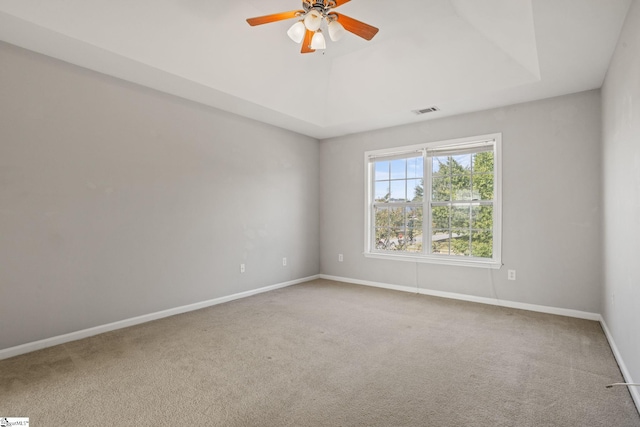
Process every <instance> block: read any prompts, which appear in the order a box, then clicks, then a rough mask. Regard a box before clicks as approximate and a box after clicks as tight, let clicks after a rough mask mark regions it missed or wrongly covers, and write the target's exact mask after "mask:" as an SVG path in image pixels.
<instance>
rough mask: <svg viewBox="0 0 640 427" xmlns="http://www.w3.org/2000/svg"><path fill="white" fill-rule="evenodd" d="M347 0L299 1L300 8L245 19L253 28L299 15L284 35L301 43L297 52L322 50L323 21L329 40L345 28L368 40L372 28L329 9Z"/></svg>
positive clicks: (374, 29)
mask: <svg viewBox="0 0 640 427" xmlns="http://www.w3.org/2000/svg"><path fill="white" fill-rule="evenodd" d="M349 1H351V0H315V1H310V0H303V1H302V9H303V10H292V11H289V12H282V13H274V14H273V15H265V16H258V17H256V18H249V19H247V22H248V23H249V25H251V26H252V27H253V26H256V25H262V24H268V23H270V22H277V21H284V20H285V19H292V18H299V20H298V21H297V22H296V23H295V24H293V25H292V26H291V28H289V31H287V35H288V36H289V38H290V39H291V40H293V41H294V42H296V43H302V49H301V51H300V52H301V53H310V52H315V51H316V50H323V49H326V41H325V38H324V34H323V32H322V29H321V27H322V26H323V24H324V23H326V28H327V31H328V33H329V38H330V39H331V41H334V42H335V41H338V40H340V39H341V38H342V36H344V34H345V32H346V31H349V32H350V33H353V34H355V35H357V36H359V37H362V38H363V39H365V40H371V39H372V38H373V36H375V35H376V34H377V33H378V29H377V28H376V27H372V26H371V25H369V24H365V23H364V22H360V21H358V20H356V19H353V18H350V17H348V16H346V15H343V14H339V13H336V12H333V11H332V9H333V8H336V7H338V6H342V5H343V4H345V3H348V2H349Z"/></svg>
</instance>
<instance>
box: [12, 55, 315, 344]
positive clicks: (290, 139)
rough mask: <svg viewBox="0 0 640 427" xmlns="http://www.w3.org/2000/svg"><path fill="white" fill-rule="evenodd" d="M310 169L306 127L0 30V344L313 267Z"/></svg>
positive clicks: (311, 144)
mask: <svg viewBox="0 0 640 427" xmlns="http://www.w3.org/2000/svg"><path fill="white" fill-rule="evenodd" d="M318 179H319V143H318V141H316V140H314V139H312V138H308V137H305V136H301V135H298V134H294V133H291V132H288V131H285V130H281V129H278V128H275V127H271V126H268V125H264V124H261V123H258V122H255V121H251V120H248V119H245V118H241V117H238V116H235V115H232V114H228V113H224V112H221V111H217V110H214V109H211V108H206V107H202V106H199V105H197V104H194V103H191V102H188V101H184V100H181V99H178V98H175V97H172V96H169V95H165V94H161V93H158V92H154V91H152V90H147V89H145V88H142V87H139V86H136V85H133V84H128V83H125V82H122V81H119V80H117V79H113V78H110V77H106V76H103V75H100V74H97V73H93V72H90V71H87V70H84V69H81V68H78V67H75V66H72V65H69V64H65V63H62V62H59V61H56V60H53V59H50V58H47V57H44V56H41V55H38V54H34V53H31V52H28V51H25V50H22V49H19V48H16V47H13V46H10V45H7V44H4V43H0V303H1V306H2V307H1V309H0V328H1V330H0V349H2V348H8V347H12V346H15V345H19V344H23V343H27V342H32V341H36V340H39V339H43V338H47V337H52V336H56V335H60V334H64V333H68V332H72V331H77V330H81V329H84V328H89V327H93V326H97V325H102V324H106V323H109V322H113V321H117V320H121V319H127V318H131V317H135V316H138V315H143V314H147V313H152V312H155V311H159V310H163V309H168V308H173V307H177V306H181V305H185V304H190V303H195V302H200V301H204V300H208V299H212V298H216V297H221V296H226V295H230V294H234V293H237V292H241V291H246V290H251V289H255V288H259V287H263V286H267V285H272V284H276V283H281V282H285V281H289V280H293V279H298V278H303V277H308V276H310V275H315V274H318V273H319V272H320V271H319V206H318V203H319V187H318ZM285 256H286V257H288V261H289V263H288V264H289V265H288V266H287V267H283V266H282V257H285ZM241 262H244V263H246V268H247V272H246V273H244V274H242V275H241V274H240V273H239V264H240V263H241Z"/></svg>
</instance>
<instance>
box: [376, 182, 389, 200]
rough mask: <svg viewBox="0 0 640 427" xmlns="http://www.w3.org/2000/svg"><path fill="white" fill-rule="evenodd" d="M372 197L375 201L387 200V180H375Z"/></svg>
mask: <svg viewBox="0 0 640 427" xmlns="http://www.w3.org/2000/svg"><path fill="white" fill-rule="evenodd" d="M374 197H375V201H376V202H388V201H389V181H380V182H376V188H375V196H374Z"/></svg>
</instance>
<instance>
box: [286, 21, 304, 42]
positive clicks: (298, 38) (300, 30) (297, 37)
mask: <svg viewBox="0 0 640 427" xmlns="http://www.w3.org/2000/svg"><path fill="white" fill-rule="evenodd" d="M306 31H307V29H306V28H305V26H304V24H303V23H302V21H298V22H296V23H295V24H293V25H292V26H291V28H289V31H287V35H288V36H289V38H290V39H291V40H293V41H294V42H296V43H302V39H303V38H304V33H305V32H306Z"/></svg>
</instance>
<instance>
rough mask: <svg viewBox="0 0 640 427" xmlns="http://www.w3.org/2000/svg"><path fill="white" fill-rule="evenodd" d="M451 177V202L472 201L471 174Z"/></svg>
mask: <svg viewBox="0 0 640 427" xmlns="http://www.w3.org/2000/svg"><path fill="white" fill-rule="evenodd" d="M462 173H463V175H460V174H458V175H452V176H451V200H471V173H469V172H466V173H465V171H462Z"/></svg>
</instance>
